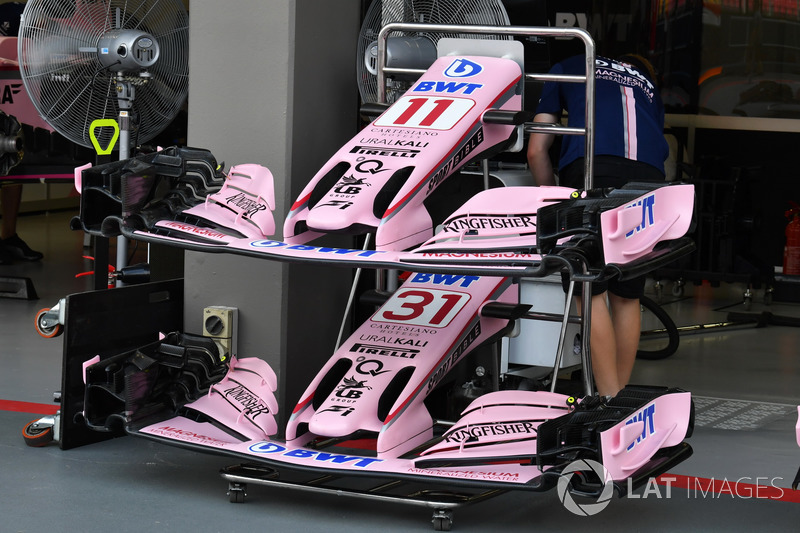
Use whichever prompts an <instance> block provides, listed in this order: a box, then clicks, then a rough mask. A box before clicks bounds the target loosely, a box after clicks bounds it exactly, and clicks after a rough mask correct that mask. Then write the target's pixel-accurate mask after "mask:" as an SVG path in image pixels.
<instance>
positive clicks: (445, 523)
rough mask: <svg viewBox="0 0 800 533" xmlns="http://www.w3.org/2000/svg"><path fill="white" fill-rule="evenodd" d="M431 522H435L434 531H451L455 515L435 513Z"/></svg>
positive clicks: (442, 512) (443, 512)
mask: <svg viewBox="0 0 800 533" xmlns="http://www.w3.org/2000/svg"><path fill="white" fill-rule="evenodd" d="M431 522H433V530H434V531H450V529H451V528H452V527H453V513H451V512H449V511H434V512H433V520H431Z"/></svg>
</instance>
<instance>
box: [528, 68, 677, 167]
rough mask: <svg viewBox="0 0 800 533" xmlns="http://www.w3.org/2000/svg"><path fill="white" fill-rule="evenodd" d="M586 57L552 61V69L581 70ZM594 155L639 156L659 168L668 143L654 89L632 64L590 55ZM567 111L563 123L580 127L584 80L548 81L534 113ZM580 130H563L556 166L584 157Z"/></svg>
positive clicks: (656, 92)
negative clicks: (592, 59) (566, 132)
mask: <svg viewBox="0 0 800 533" xmlns="http://www.w3.org/2000/svg"><path fill="white" fill-rule="evenodd" d="M585 65H586V58H585V57H584V56H582V55H581V56H575V57H571V58H569V59H566V60H564V61H562V62H561V63H558V64H557V65H555V66H554V67H553V68H552V69H551V70H550V72H552V73H554V74H579V75H583V73H584V71H585V68H586V67H585ZM595 80H596V81H595V95H596V97H595V135H594V151H595V155H614V156H619V157H625V158H627V159H633V160H636V161H641V162H643V163H647V164H649V165H652V166H654V167H655V168H657V169H658V170H659V171H660V172H661V173H662V174H663V173H664V161H665V160H666V158H667V156H668V155H669V146H668V144H667V141H666V140H665V139H664V106H663V104H662V103H661V98H660V96H659V95H658V91H657V90H656V89H655V87H654V86H653V83H652V82H651V81H650V80H649V79H648V78H647V76H646V75H644V74H642V73H640V72H639V71H638V70H637V69H636V68H634V67H630V66H626V65H623V64H622V63H620V62H617V61H613V60H611V59H607V58H605V57H596V58H595ZM562 109H566V110H567V111H568V113H569V116H568V119H567V124H568V126H571V127H578V128H582V127H584V126H585V124H584V122H585V121H584V116H585V110H586V86H585V84H583V83H566V82H547V83H545V85H544V88H543V90H542V96H541V99H540V100H539V106H538V107H537V109H536V112H537V113H551V114H554V115H560V114H561V111H562ZM584 152H585V146H584V138H583V136H582V135H565V136H563V140H562V144H561V157H560V159H559V163H558V167H559V169H561V168H564V167H565V166H567V165H568V164H570V163H571V162H573V161H575V160H576V159H578V158H581V157H583V156H584Z"/></svg>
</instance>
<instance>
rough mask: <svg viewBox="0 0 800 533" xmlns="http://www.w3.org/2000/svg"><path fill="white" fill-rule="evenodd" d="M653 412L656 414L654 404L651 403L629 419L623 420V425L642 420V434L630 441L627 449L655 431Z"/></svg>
mask: <svg viewBox="0 0 800 533" xmlns="http://www.w3.org/2000/svg"><path fill="white" fill-rule="evenodd" d="M655 414H656V404H651V405H649V406H647V407H646V408H644V409H642V410H641V411H639V413H638V414H637V415H635V416H633V417H632V418H631V419H630V420H628V421H627V422H625V425H626V426H627V425H629V424H634V423H636V422H642V426H643V427H642V434H641V435H639V436H638V437H636V440H635V441H634V442H631V444H630V446H628V451H631V450H632V449H633V447H634V446H636V445H637V444H639V443H640V442H642V441H643V440H645V439H646V438H647V437H649V436H650V435H653V434H654V433H655V432H656V423H655Z"/></svg>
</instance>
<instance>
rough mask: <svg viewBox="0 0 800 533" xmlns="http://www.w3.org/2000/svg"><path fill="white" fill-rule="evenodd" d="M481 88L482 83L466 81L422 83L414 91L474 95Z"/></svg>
mask: <svg viewBox="0 0 800 533" xmlns="http://www.w3.org/2000/svg"><path fill="white" fill-rule="evenodd" d="M481 87H483V84H482V83H467V82H465V81H462V82H455V81H421V82H419V83H418V84H417V86H416V87H414V88H413V89H412V90H413V91H414V92H418V93H429V92H435V93H447V94H455V93H458V92H461V93H462V94H472V93H473V92H475V91H476V90H477V89H480V88H481Z"/></svg>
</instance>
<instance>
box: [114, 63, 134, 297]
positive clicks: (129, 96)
mask: <svg viewBox="0 0 800 533" xmlns="http://www.w3.org/2000/svg"><path fill="white" fill-rule="evenodd" d="M116 90H117V103H118V105H119V117H118V120H117V123H118V124H119V160H120V161H124V160H125V159H128V158H130V152H131V141H130V139H131V124H130V120H131V117H130V110H131V109H132V108H133V99H134V98H135V96H136V88H135V86H134V84H133V83H131V82H130V81H127V80H125V79H124V75H123V73H119V74H118V75H117V83H116ZM123 201H124V198H123ZM123 207H124V205H123ZM127 265H128V239H127V238H126V237H124V236H122V235H119V236H118V237H117V259H116V263H115V270H118V271H119V270H122V269H123V268H124V267H126V266H127ZM115 284H116V286H117V287H122V286H123V285H124V283H123V282H122V281H121V280H119V279H117V280H116V282H115Z"/></svg>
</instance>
